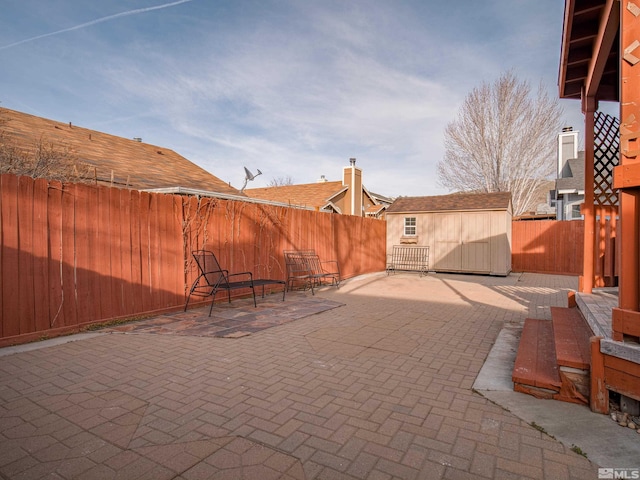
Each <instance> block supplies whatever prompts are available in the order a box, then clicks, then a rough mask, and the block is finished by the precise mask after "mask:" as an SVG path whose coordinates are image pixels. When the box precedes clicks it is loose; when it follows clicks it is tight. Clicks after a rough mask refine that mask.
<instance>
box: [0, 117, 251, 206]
mask: <svg viewBox="0 0 640 480" xmlns="http://www.w3.org/2000/svg"><path fill="white" fill-rule="evenodd" d="M0 121H2V123H0V130H1V131H3V132H4V134H5V135H6V136H7V137H8V138H9V139H13V140H16V141H17V142H19V143H20V145H21V146H23V147H24V148H33V147H34V145H36V144H37V143H38V142H39V141H40V140H42V141H43V142H45V143H46V144H52V145H54V146H56V147H59V148H60V147H64V148H68V149H69V150H70V151H71V153H72V154H74V155H76V156H77V157H78V160H79V162H80V163H82V164H87V165H90V166H91V167H93V168H95V170H94V171H95V175H96V177H97V179H98V181H102V182H106V183H110V182H111V178H112V175H113V180H114V182H113V183H114V184H115V185H118V186H123V187H124V186H127V185H128V186H129V187H131V188H136V189H140V190H141V189H147V188H167V187H176V186H180V187H186V188H193V189H198V190H205V191H209V192H217V193H225V194H232V195H241V194H240V192H239V191H238V190H237V189H235V188H233V187H231V186H229V185H228V184H227V183H226V182H224V181H222V180H220V179H219V178H218V177H216V176H214V175H212V174H210V173H209V172H207V171H206V170H204V169H203V168H200V167H199V166H197V165H196V164H194V163H192V162H190V161H189V160H187V159H186V158H184V157H183V156H181V155H179V154H177V153H176V152H174V151H173V150H169V149H168V148H163V147H158V146H155V145H150V144H148V143H142V142H138V141H136V140H129V139H127V138H123V137H117V136H114V135H109V134H107V133H102V132H98V131H95V130H89V129H86V128H82V127H78V126H75V125H71V123H68V124H66V123H61V122H56V121H54V120H48V119H46V118H42V117H36V116H33V115H29V114H26V113H22V112H17V111H14V110H9V109H6V108H0Z"/></svg>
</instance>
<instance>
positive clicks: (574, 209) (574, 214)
mask: <svg viewBox="0 0 640 480" xmlns="http://www.w3.org/2000/svg"><path fill="white" fill-rule="evenodd" d="M571 218H582V212H581V211H580V205H571Z"/></svg>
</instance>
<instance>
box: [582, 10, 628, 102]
mask: <svg viewBox="0 0 640 480" xmlns="http://www.w3.org/2000/svg"><path fill="white" fill-rule="evenodd" d="M619 28H620V2H619V0H607V3H606V5H605V7H604V10H603V11H602V16H601V17H600V26H599V27H598V36H597V37H596V40H595V42H594V44H593V54H592V56H591V62H590V64H589V73H588V75H587V80H586V83H585V85H586V90H587V96H588V97H595V96H596V94H597V93H598V87H599V86H600V81H601V79H602V73H603V72H604V68H605V65H606V64H607V60H608V59H609V53H610V52H611V47H612V46H613V42H614V40H615V38H616V34H617V33H618V29H619Z"/></svg>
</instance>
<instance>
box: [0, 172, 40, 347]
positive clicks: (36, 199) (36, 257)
mask: <svg viewBox="0 0 640 480" xmlns="http://www.w3.org/2000/svg"><path fill="white" fill-rule="evenodd" d="M48 189H49V182H47V180H45V179H43V178H38V179H36V180H35V182H34V189H33V221H34V223H33V253H32V255H33V261H34V263H33V269H34V272H35V277H34V282H33V292H32V294H33V297H34V300H35V304H34V316H35V319H34V324H35V327H34V328H35V331H44V330H46V329H47V328H48V327H49V229H48V228H47V217H48V214H47V212H48V206H47V197H48ZM1 288H2V287H1V286H0V289H1ZM0 296H1V295H0ZM0 308H1V307H0ZM0 329H1V327H0ZM1 336H2V335H1V330H0V338H1Z"/></svg>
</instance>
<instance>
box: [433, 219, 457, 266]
mask: <svg viewBox="0 0 640 480" xmlns="http://www.w3.org/2000/svg"><path fill="white" fill-rule="evenodd" d="M460 222H461V218H460V214H459V213H438V214H436V215H434V231H433V237H434V238H433V240H434V242H433V243H434V249H435V252H434V259H433V260H434V268H435V269H436V270H460V269H461V268H462V249H461V248H460V246H461V245H460V234H461V226H460Z"/></svg>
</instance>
